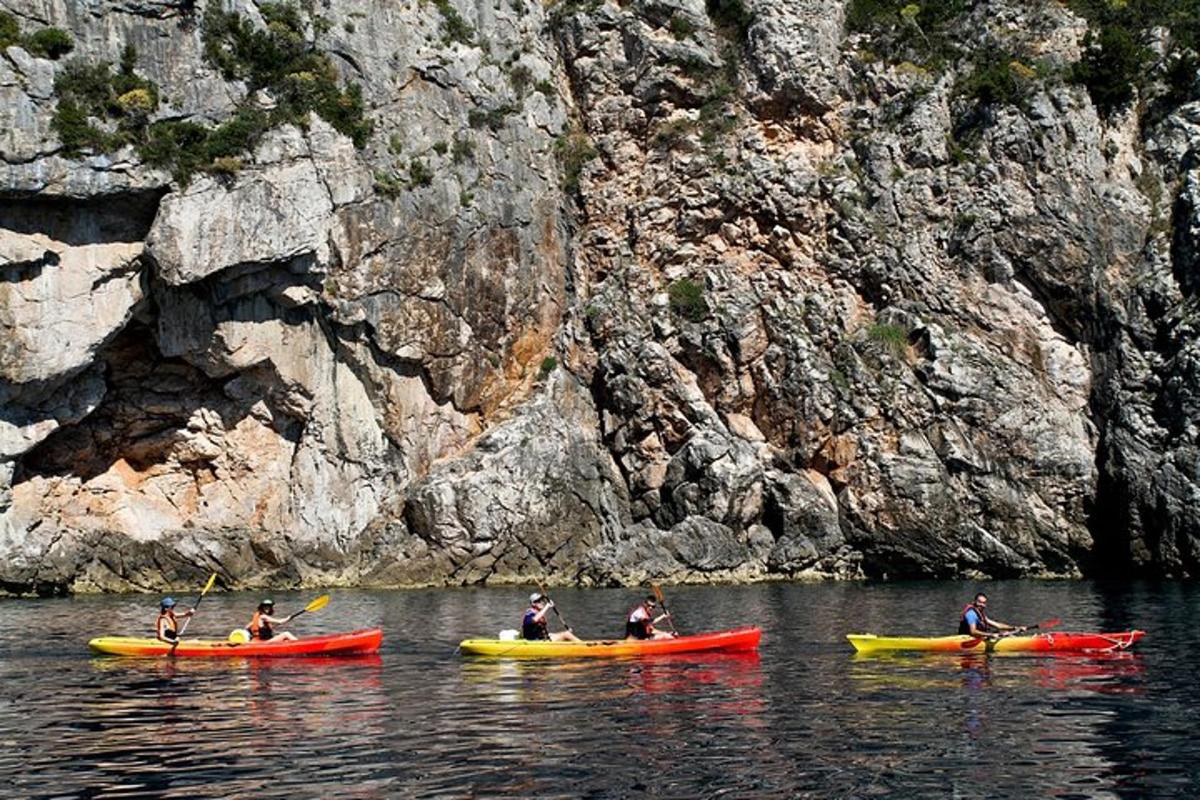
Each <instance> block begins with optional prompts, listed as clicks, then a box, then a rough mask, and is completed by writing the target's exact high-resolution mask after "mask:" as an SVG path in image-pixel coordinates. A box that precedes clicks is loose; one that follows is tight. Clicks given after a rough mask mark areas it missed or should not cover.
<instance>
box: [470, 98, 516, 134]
mask: <svg viewBox="0 0 1200 800" xmlns="http://www.w3.org/2000/svg"><path fill="white" fill-rule="evenodd" d="M517 110H518V109H517V107H516V106H514V105H510V104H508V103H505V104H504V105H501V106H497V107H496V108H491V109H488V110H487V111H484V110H483V109H480V108H473V109H471V110H470V111H468V112H467V124H468V125H470V126H471V127H472V128H483V127H485V126H486V127H487V128H489V129H491V130H493V131H498V130H500V129H501V128H503V127H504V122H505V120H507V119H508V116H509V114H513V113H515V112H516V111H517Z"/></svg>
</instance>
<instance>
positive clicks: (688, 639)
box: [458, 627, 762, 658]
mask: <svg viewBox="0 0 1200 800" xmlns="http://www.w3.org/2000/svg"><path fill="white" fill-rule="evenodd" d="M761 639H762V630H761V629H759V628H753V627H749V628H732V629H730V630H724V631H713V632H711V633H697V634H695V635H693V636H676V637H674V638H671V639H590V640H585V641H582V642H549V641H545V640H526V639H465V640H463V641H462V642H461V643H460V644H459V645H458V647H459V649H460V650H462V652H463V653H464V654H466V655H472V656H503V657H506V658H583V657H607V658H619V657H622V656H652V655H653V656H657V655H668V654H671V653H697V652H701V651H721V652H744V651H747V650H756V649H758V643H759V641H760V640H761Z"/></svg>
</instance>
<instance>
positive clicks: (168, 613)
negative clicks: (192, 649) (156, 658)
mask: <svg viewBox="0 0 1200 800" xmlns="http://www.w3.org/2000/svg"><path fill="white" fill-rule="evenodd" d="M195 613H196V609H194V608H189V609H188V610H187V611H181V612H179V613H178V614H176V613H175V598H173V597H164V598H163V599H162V602H161V603H159V604H158V622H157V623H156V624H155V626H154V635H155V636H156V637H157V638H158V640H159V641H160V642H169V643H171V644H174V643H175V642H177V641H179V620H181V619H186V618H187V617H190V616H191V615H192V614H195Z"/></svg>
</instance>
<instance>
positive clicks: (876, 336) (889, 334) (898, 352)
mask: <svg viewBox="0 0 1200 800" xmlns="http://www.w3.org/2000/svg"><path fill="white" fill-rule="evenodd" d="M867 337H868V338H870V339H871V341H873V342H877V343H878V344H879V345H880V346H881V347H883V349H884V350H886V351H887V352H889V353H891V354H892V355H893V356H895V357H896V358H904V357H905V356H906V355H907V354H908V329H906V328H905V327H904V326H902V325H893V324H890V323H886V322H876V323H875V324H874V325H872V326H871V327H870V328H868V329H867Z"/></svg>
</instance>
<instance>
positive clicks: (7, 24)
mask: <svg viewBox="0 0 1200 800" xmlns="http://www.w3.org/2000/svg"><path fill="white" fill-rule="evenodd" d="M20 41H21V28H20V26H19V25H17V18H16V17H14V16H13V15H12V14H10V13H8V12H7V11H0V50H3V49H4V48H6V47H8V46H9V45H14V44H17V43H18V42H20Z"/></svg>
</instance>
